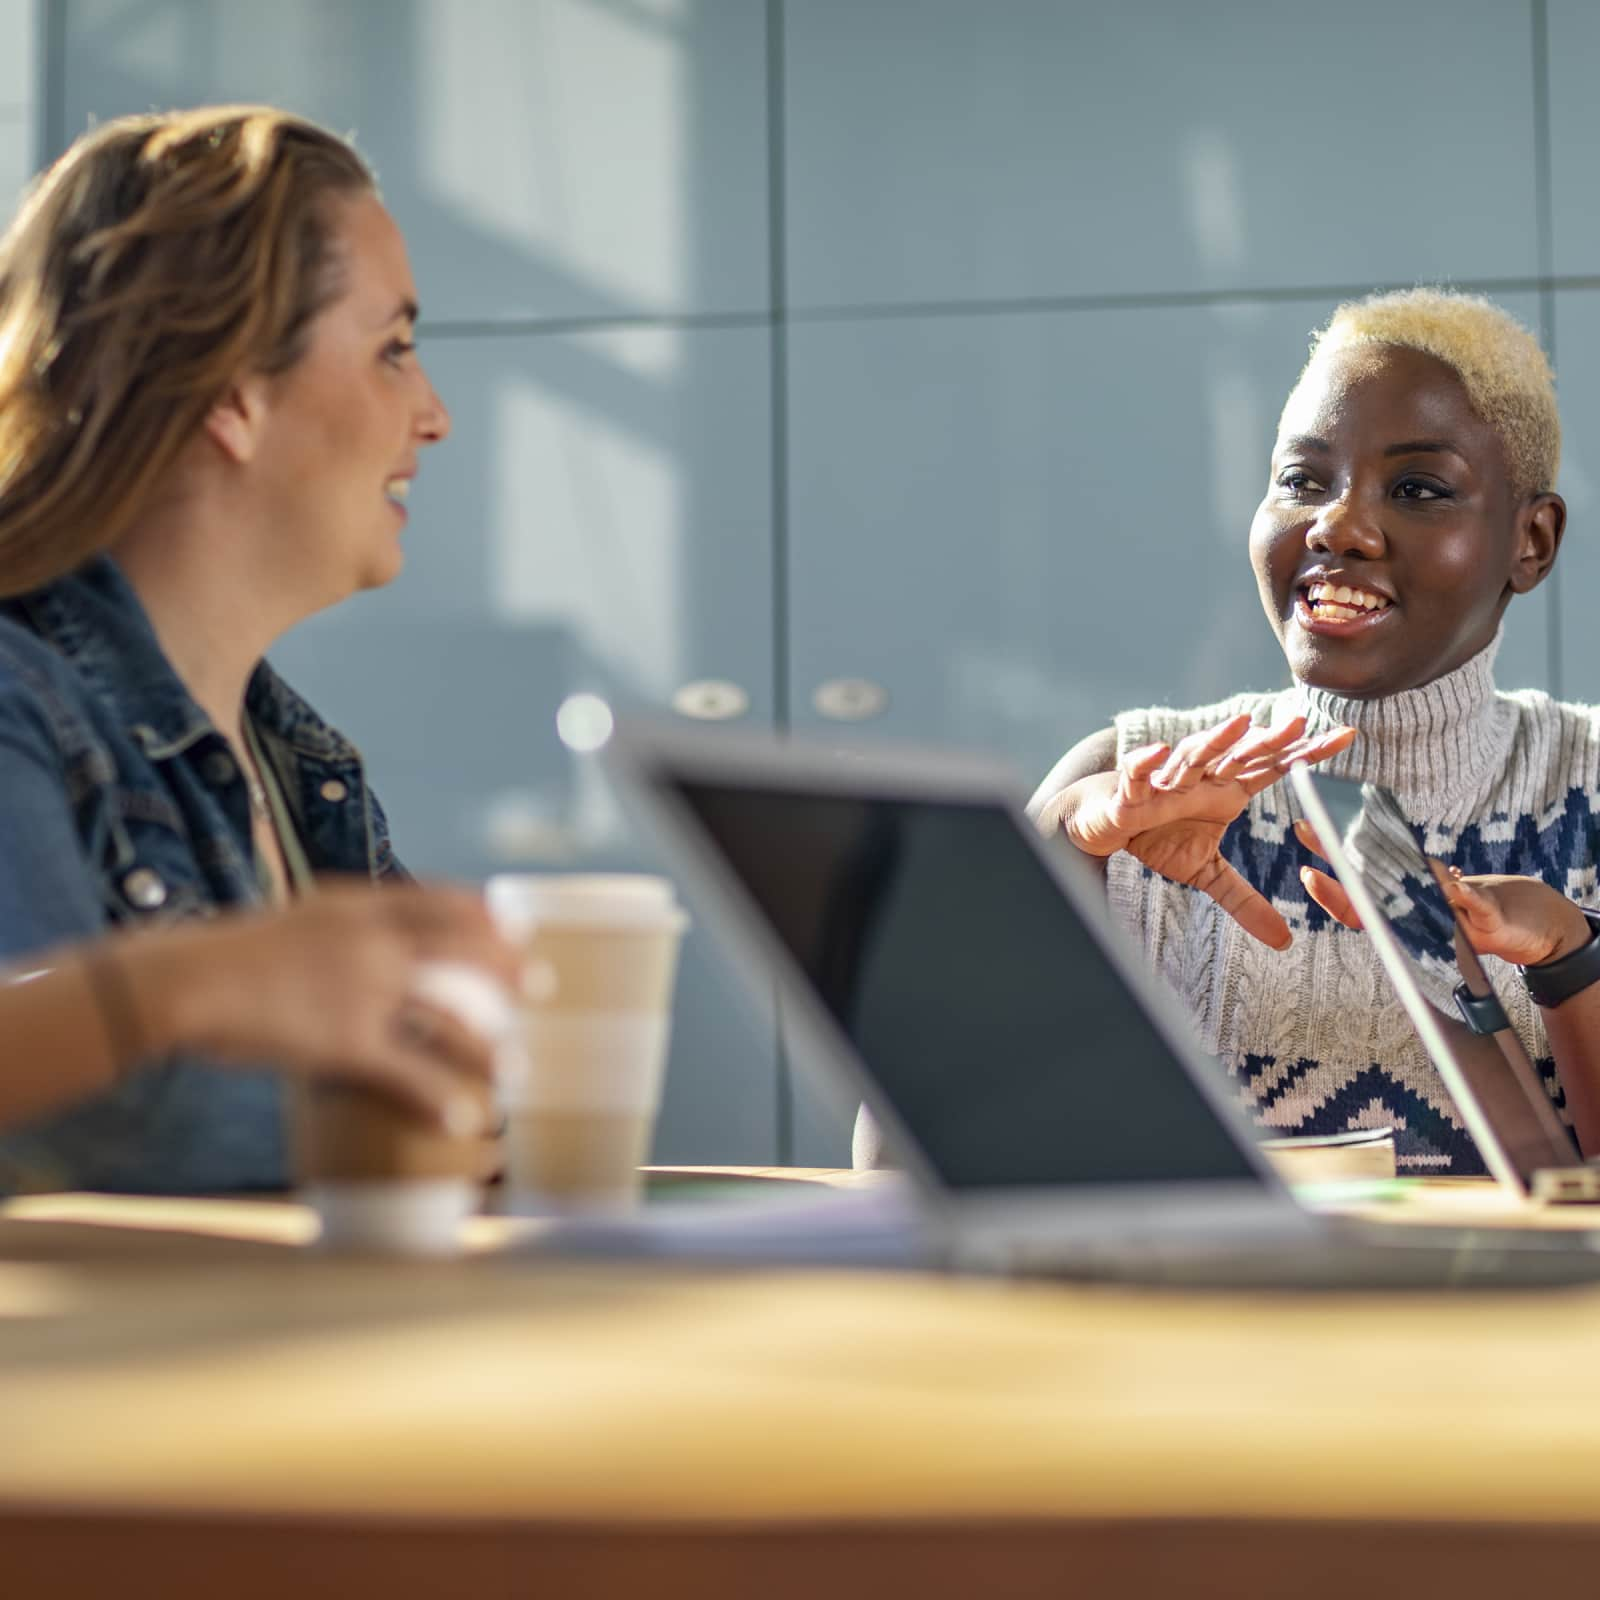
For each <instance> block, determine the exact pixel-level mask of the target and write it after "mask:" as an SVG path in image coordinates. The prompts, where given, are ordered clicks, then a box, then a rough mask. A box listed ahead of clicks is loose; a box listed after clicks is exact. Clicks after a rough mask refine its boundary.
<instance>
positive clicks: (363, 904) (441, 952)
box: [310, 880, 520, 986]
mask: <svg viewBox="0 0 1600 1600" xmlns="http://www.w3.org/2000/svg"><path fill="white" fill-rule="evenodd" d="M321 883H322V881H320V880H319V888H320V887H321ZM318 899H319V900H321V901H322V902H323V903H324V904H327V903H328V901H329V900H332V901H333V903H334V904H335V905H336V906H338V907H339V909H340V910H341V911H343V912H346V913H347V914H348V915H350V916H351V917H352V918H353V919H354V920H355V921H357V922H359V923H364V924H377V925H381V926H384V927H387V928H388V929H389V930H390V931H392V932H394V933H398V934H399V935H400V936H401V937H403V938H404V939H405V940H406V941H407V942H408V943H409V944H410V946H411V950H412V953H413V955H414V956H415V957H416V958H417V959H419V960H448V961H465V962H469V963H471V964H472V965H474V966H479V967H484V968H486V969H487V970H489V971H490V972H493V973H494V974H495V975H496V976H497V977H499V978H501V979H503V980H504V981H505V982H506V983H507V984H510V985H512V986H515V984H516V983H517V980H518V973H519V967H520V956H519V954H518V951H517V949H516V947H515V946H514V945H512V944H511V943H510V942H509V941H508V940H507V939H506V938H505V936H504V935H503V934H502V933H501V932H500V931H499V930H498V929H497V928H496V926H495V923H494V919H493V917H492V916H491V915H490V914H489V909H488V907H487V906H486V905H485V904H484V902H483V897H482V896H481V895H480V894H478V893H477V892H476V891H474V890H471V889H465V888H461V887H459V886H457V885H453V884H414V883H409V884H392V885H391V884H384V885H370V884H368V885H365V886H364V887H363V886H360V885H350V884H338V883H336V884H335V887H334V888H333V889H332V890H331V891H329V890H326V889H324V890H323V893H322V894H320V895H319V896H318ZM310 904H311V905H313V906H314V905H315V904H316V902H311V903H310Z"/></svg>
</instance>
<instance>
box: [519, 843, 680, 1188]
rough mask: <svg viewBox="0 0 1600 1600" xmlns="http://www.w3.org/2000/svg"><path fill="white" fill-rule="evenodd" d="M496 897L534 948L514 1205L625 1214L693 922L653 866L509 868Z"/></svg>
mask: <svg viewBox="0 0 1600 1600" xmlns="http://www.w3.org/2000/svg"><path fill="white" fill-rule="evenodd" d="M488 904H489V909H490V911H491V912H492V913H493V914H494V917H495V920H496V921H497V922H498V923H499V925H500V928H501V931H502V932H503V933H505V934H506V935H507V936H508V937H509V938H511V939H513V940H514V941H516V943H518V944H519V945H520V946H521V948H522V951H523V955H524V983H523V993H522V997H521V1009H522V1027H523V1038H524V1043H525V1045H526V1052H525V1068H524V1070H525V1076H524V1078H523V1080H522V1082H521V1083H520V1084H519V1085H511V1086H508V1087H506V1089H505V1090H504V1094H505V1101H506V1130H505V1141H506V1184H507V1192H508V1201H509V1209H511V1210H513V1211H523V1212H541V1211H569V1210H586V1211H587V1210H606V1211H614V1210H620V1209H626V1208H627V1207H629V1206H630V1205H632V1204H633V1203H635V1201H636V1200H637V1198H638V1195H639V1168H640V1166H641V1165H642V1163H643V1162H644V1161H645V1160H646V1159H647V1157H648V1155H649V1151H650V1140H651V1136H652V1134H653V1132H654V1129H655V1119H656V1112H657V1110H658V1109H659V1107H660V1103H661V1089H662V1080H663V1077H664V1074H665V1068H666V1057H667V1046H668V1043H669V1040H670V1036H671V1027H672V992H673V983H674V980H675V977H676V973H677V964H678V947H679V944H680V942H681V940H682V936H683V931H684V929H685V928H686V927H687V926H688V918H687V917H686V916H685V915H684V913H683V910H682V908H681V907H680V906H679V905H678V904H677V902H676V900H675V898H674V895H673V888H672V885H671V883H670V882H668V881H667V880H666V879H665V878H657V877H651V876H647V875H645V874H567V875H534V874H508V875H504V876H501V877H496V878H491V879H490V880H489V886H488Z"/></svg>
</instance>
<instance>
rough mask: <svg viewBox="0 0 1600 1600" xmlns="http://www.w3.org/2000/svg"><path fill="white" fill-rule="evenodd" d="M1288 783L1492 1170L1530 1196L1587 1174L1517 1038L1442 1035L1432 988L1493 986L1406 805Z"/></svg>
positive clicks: (1374, 791) (1348, 786)
mask: <svg viewBox="0 0 1600 1600" xmlns="http://www.w3.org/2000/svg"><path fill="white" fill-rule="evenodd" d="M1289 780H1290V786H1291V788H1292V789H1293V791H1294V794H1295V797H1296V799H1297V800H1298V801H1299V802H1300V805H1301V807H1302V809H1303V810H1304V812H1305V814H1306V816H1307V818H1308V820H1309V821H1310V822H1311V825H1312V827H1313V828H1314V829H1315V830H1316V832H1317V835H1318V839H1319V841H1320V842H1321V843H1322V844H1323V845H1324V847H1325V849H1326V852H1327V859H1328V862H1329V864H1330V865H1331V866H1332V868H1333V871H1334V874H1335V876H1336V877H1337V878H1338V879H1339V882H1340V883H1341V884H1342V885H1343V886H1344V888H1345V890H1346V892H1347V893H1348V894H1349V896H1350V899H1351V901H1352V903H1353V904H1354V905H1355V908H1356V911H1357V914H1358V915H1359V916H1360V918H1361V921H1362V924H1363V926H1364V927H1365V928H1366V930H1367V931H1368V933H1369V934H1370V935H1371V937H1372V942H1373V948H1374V950H1375V952H1376V954H1377V956H1378V959H1379V961H1380V962H1381V963H1382V965H1383V967H1384V970H1385V972H1386V973H1387V974H1388V977H1389V980H1390V982H1391V983H1392V984H1393V986H1394V990H1395V994H1396V996H1397V997H1398V999H1399V1000H1400V1003H1401V1005H1402V1006H1403V1007H1404V1008H1405V1011H1406V1014H1407V1015H1408V1016H1409V1017H1410V1019H1411V1022H1412V1025H1413V1026H1414V1027H1415V1028H1416V1030H1417V1034H1418V1037H1419V1038H1420V1039H1421V1041H1422V1044H1423V1047H1424V1048H1425V1049H1426V1050H1427V1052H1428V1055H1429V1058H1430V1059H1431V1060H1432V1062H1433V1064H1434V1066H1435V1067H1436V1068H1437V1069H1438V1072H1439V1076H1440V1077H1441V1078H1442V1079H1443V1080H1444V1085H1445V1088H1446V1089H1447V1090H1448V1091H1449V1093H1450V1096H1451V1098H1452V1099H1453V1100H1454V1101H1455V1103H1456V1107H1457V1109H1458V1110H1459V1111H1460V1112H1461V1115H1462V1120H1463V1121H1464V1122H1465V1123H1466V1125H1467V1131H1468V1133H1470V1134H1471V1135H1472V1139H1473V1142H1474V1143H1475V1144H1476V1145H1477V1147H1478V1151H1479V1153H1480V1154H1481V1155H1482V1157H1483V1160H1484V1165H1485V1166H1487V1167H1488V1168H1489V1170H1490V1172H1491V1173H1492V1174H1493V1175H1494V1176H1495V1177H1496V1178H1499V1179H1500V1180H1501V1181H1502V1182H1503V1183H1506V1184H1508V1185H1509V1186H1510V1187H1511V1188H1512V1189H1513V1190H1515V1191H1516V1192H1517V1193H1519V1194H1526V1193H1528V1192H1529V1190H1530V1189H1531V1188H1532V1187H1533V1184H1534V1179H1535V1174H1537V1173H1539V1172H1541V1171H1546V1170H1550V1169H1553V1168H1557V1167H1567V1166H1578V1165H1580V1163H1579V1160H1578V1156H1577V1153H1576V1151H1575V1150H1574V1148H1573V1146H1572V1143H1571V1141H1570V1139H1569V1138H1568V1137H1567V1135H1566V1133H1565V1131H1564V1130H1563V1128H1562V1126H1561V1122H1560V1119H1559V1118H1558V1117H1557V1116H1556V1113H1555V1108H1554V1106H1553V1105H1552V1104H1551V1102H1550V1099H1549V1096H1548V1095H1547V1094H1546V1093H1545V1090H1544V1087H1543V1085H1542V1083H1541V1082H1540V1081H1539V1078H1538V1074H1537V1072H1536V1070H1535V1068H1534V1066H1533V1063H1532V1062H1531V1061H1530V1060H1529V1059H1528V1055H1527V1052H1526V1050H1524V1049H1523V1046H1522V1043H1521V1041H1520V1040H1519V1039H1517V1037H1516V1035H1515V1034H1514V1033H1511V1032H1509V1030H1507V1031H1506V1032H1505V1033H1502V1034H1496V1035H1494V1036H1493V1039H1494V1042H1492V1043H1491V1040H1490V1037H1489V1036H1482V1037H1480V1038H1478V1039H1473V1040H1471V1041H1470V1045H1469V1046H1463V1047H1461V1048H1458V1047H1457V1045H1456V1044H1455V1043H1453V1042H1452V1037H1451V1034H1450V1033H1447V1032H1446V1030H1445V1029H1444V1028H1443V1027H1441V1026H1440V1018H1439V1013H1438V1011H1437V1010H1436V1009H1435V1008H1434V1006H1433V1005H1432V1004H1431V1003H1430V1001H1429V1000H1428V998H1427V996H1426V992H1425V991H1426V990H1427V989H1429V988H1430V987H1431V988H1433V989H1435V990H1438V989H1440V988H1441V986H1442V987H1454V985H1455V983H1456V982H1457V981H1459V980H1460V979H1461V978H1462V977H1463V976H1464V977H1465V978H1466V980H1467V982H1468V985H1469V989H1470V991H1471V993H1473V994H1475V995H1481V994H1483V993H1486V992H1488V993H1492V989H1491V986H1490V984H1489V981H1488V978H1487V977H1486V975H1485V974H1484V971H1483V968H1482V966H1481V965H1480V964H1479V962H1478V959H1477V957H1476V956H1475V955H1474V954H1473V952H1472V948H1471V946H1470V945H1469V944H1467V943H1466V941H1465V938H1464V936H1463V938H1462V940H1461V942H1460V943H1459V944H1458V942H1457V940H1456V930H1457V923H1456V917H1455V913H1454V912H1453V911H1452V909H1451V907H1450V903H1449V901H1448V900H1447V899H1446V898H1445V896H1444V892H1443V890H1442V889H1440V887H1439V885H1438V882H1437V881H1436V880H1435V878H1434V876H1433V873H1432V871H1431V869H1430V868H1429V866H1428V862H1427V858H1426V856H1425V854H1424V852H1423V849H1422V845H1421V841H1420V840H1419V839H1418V837H1417V834H1416V830H1415V828H1414V827H1413V825H1412V824H1411V822H1410V820H1409V819H1408V818H1407V816H1406V814H1405V811H1404V809H1403V807H1402V806H1401V805H1400V803H1399V801H1398V800H1396V798H1395V797H1394V795H1393V794H1391V793H1390V792H1389V791H1388V790H1387V789H1384V788H1382V787H1380V786H1378V785H1376V784H1363V783H1360V782H1358V781H1357V780H1355V779H1351V778H1335V777H1332V776H1330V775H1329V774H1327V773H1323V772H1317V771H1315V770H1313V769H1311V768H1308V767H1296V768H1294V769H1292V770H1291V772H1290V774H1289ZM1458 953H1459V959H1460V962H1461V963H1462V964H1463V965H1459V966H1458ZM1430 979H1431V982H1430Z"/></svg>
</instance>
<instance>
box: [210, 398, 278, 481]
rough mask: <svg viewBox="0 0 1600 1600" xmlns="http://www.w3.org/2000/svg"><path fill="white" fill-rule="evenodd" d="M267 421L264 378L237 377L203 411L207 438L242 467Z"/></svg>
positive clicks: (258, 442)
mask: <svg viewBox="0 0 1600 1600" xmlns="http://www.w3.org/2000/svg"><path fill="white" fill-rule="evenodd" d="M266 421H267V380H266V379H265V378H263V377H260V376H255V377H249V378H239V379H237V380H236V381H235V382H233V383H231V384H229V385H228V387H227V389H225V390H224V391H223V394H222V397H221V399H219V400H218V401H217V403H216V404H215V405H214V406H212V408H211V409H210V410H209V411H208V412H207V413H206V420H205V430H206V435H207V437H208V438H209V439H210V440H211V442H212V443H213V444H214V445H216V447H217V448H218V449H219V450H220V451H221V452H222V453H223V455H225V456H226V457H227V458H228V459H229V460H230V461H232V462H234V463H235V464H237V465H240V466H243V465H244V463H245V462H247V461H252V460H254V459H255V456H256V453H257V451H259V450H260V448H261V438H262V434H263V432H264V430H265V427H266Z"/></svg>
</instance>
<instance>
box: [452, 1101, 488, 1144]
mask: <svg viewBox="0 0 1600 1600" xmlns="http://www.w3.org/2000/svg"><path fill="white" fill-rule="evenodd" d="M483 1128H484V1121H483V1108H482V1107H481V1106H479V1104H478V1102H477V1101H476V1100H474V1099H473V1098H472V1096H471V1095H470V1094H456V1095H451V1097H450V1098H449V1099H448V1100H447V1101H445V1106H444V1131H445V1132H446V1133H448V1134H449V1135H450V1136H451V1137H452V1138H455V1139H468V1138H471V1137H472V1136H473V1135H474V1134H478V1133H482V1132H483Z"/></svg>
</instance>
